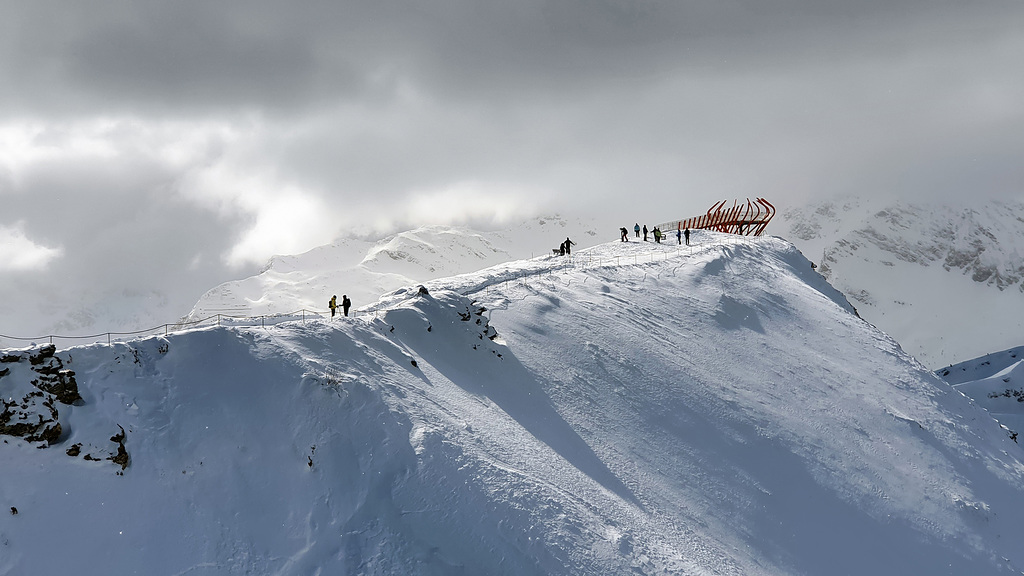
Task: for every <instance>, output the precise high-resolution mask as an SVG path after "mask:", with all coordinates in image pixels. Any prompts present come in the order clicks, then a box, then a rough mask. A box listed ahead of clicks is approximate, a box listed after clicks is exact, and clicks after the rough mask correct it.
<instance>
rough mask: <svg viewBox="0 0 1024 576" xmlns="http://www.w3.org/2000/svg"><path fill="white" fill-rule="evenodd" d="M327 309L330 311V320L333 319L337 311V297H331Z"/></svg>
mask: <svg viewBox="0 0 1024 576" xmlns="http://www.w3.org/2000/svg"><path fill="white" fill-rule="evenodd" d="M327 307H328V308H330V309H331V318H332V319H333V318H334V314H335V313H336V312H337V311H338V295H337V294H335V295H334V296H331V301H330V302H328V303H327Z"/></svg>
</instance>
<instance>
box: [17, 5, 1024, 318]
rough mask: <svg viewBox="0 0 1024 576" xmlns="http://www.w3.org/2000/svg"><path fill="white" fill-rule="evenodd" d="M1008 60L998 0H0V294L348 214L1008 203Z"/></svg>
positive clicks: (277, 234)
mask: <svg viewBox="0 0 1024 576" xmlns="http://www.w3.org/2000/svg"><path fill="white" fill-rule="evenodd" d="M1022 70H1024V2H1021V1H1020V0H982V1H970V0H956V1H953V0H858V1H850V0H842V1H840V0H739V1H731V0H695V1H690V0H678V1H676V0H673V1H669V0H643V1H631V0H553V1H542V0H515V1H509V0H439V1H432V0H425V1H409V0H366V1H358V2H346V1H325V2H301V1H289V2H258V1H249V2H209V1H206V0H203V1H189V0H186V1H174V2H155V1H144V2H120V1H119V2H100V1H97V2H87V3H85V2H68V1H63V2H48V1H38V0H36V1H33V2H22V1H19V0H0V312H4V313H6V314H13V310H14V309H15V308H18V309H20V308H23V307H24V306H23V304H24V302H22V299H23V298H24V299H31V298H33V297H38V296H39V295H40V294H42V293H43V292H46V291H44V290H41V289H40V287H42V286H45V287H47V289H48V290H50V291H56V293H58V294H59V296H57V297H60V298H75V297H77V294H78V293H87V292H89V291H91V290H109V289H128V290H142V291H145V290H148V289H150V288H152V287H154V286H157V287H161V289H162V290H164V291H168V292H174V293H176V294H185V296H183V298H185V299H186V300H189V301H190V302H189V303H191V301H194V300H195V299H196V298H198V296H199V295H200V294H202V292H203V291H205V290H206V289H207V288H211V287H213V286H214V285H216V284H217V283H219V282H222V281H225V280H228V279H232V278H237V277H241V276H247V275H249V274H252V273H254V272H255V271H257V270H258V268H259V266H260V265H262V264H263V263H264V262H265V261H266V259H267V258H268V257H269V256H271V255H273V254H289V253H298V252H302V251H305V250H307V249H309V248H312V247H315V246H318V245H321V244H325V243H327V242H329V241H331V240H332V239H333V238H335V237H337V236H339V235H343V234H347V233H350V232H371V231H393V230H398V229H404V228H410V227H415V226H418V225H423V224H446V223H453V224H470V225H477V226H486V225H493V224H500V223H503V222H509V221H514V220H516V219H517V218H520V217H523V216H531V215H538V214H550V213H555V212H558V213H561V214H562V215H566V216H574V215H579V216H585V217H595V218H598V219H600V221H602V222H607V223H608V225H609V227H610V229H609V239H614V238H615V237H616V235H617V232H616V229H617V227H618V226H620V225H627V224H631V223H632V222H634V221H647V222H652V223H653V222H657V221H664V220H668V219H673V218H681V217H686V216H691V215H695V214H698V213H701V212H704V211H705V210H706V209H707V208H708V207H709V206H710V205H711V204H712V203H713V202H714V201H716V200H719V199H730V200H731V199H743V198H746V197H751V198H754V197H757V196H764V197H766V198H768V199H770V200H772V201H773V202H774V203H775V204H776V205H778V206H785V204H786V203H791V202H800V201H804V200H806V199H809V198H817V197H827V196H831V195H835V194H842V193H850V192H853V193H861V194H867V195H874V194H884V195H886V196H891V197H893V198H922V197H924V198H941V197H945V196H948V195H971V196H973V197H985V196H992V197H1001V196H1002V197H1010V196H1013V197H1019V196H1020V195H1021V193H1022V192H1024V186H1022V183H1024V105H1022V103H1024V72H1022ZM620 220H621V222H619V221H620ZM47 297H48V298H51V297H54V294H53V292H48V293H47ZM26 301H27V300H26ZM185 311H187V310H185ZM183 312H184V311H183ZM3 324H4V323H3V321H2V320H0V333H2V332H3V330H2V327H3Z"/></svg>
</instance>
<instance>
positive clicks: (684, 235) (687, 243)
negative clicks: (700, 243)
mask: <svg viewBox="0 0 1024 576" xmlns="http://www.w3.org/2000/svg"><path fill="white" fill-rule="evenodd" d="M683 237H684V238H686V245H687V246H689V245H690V229H689V228H687V229H686V230H683Z"/></svg>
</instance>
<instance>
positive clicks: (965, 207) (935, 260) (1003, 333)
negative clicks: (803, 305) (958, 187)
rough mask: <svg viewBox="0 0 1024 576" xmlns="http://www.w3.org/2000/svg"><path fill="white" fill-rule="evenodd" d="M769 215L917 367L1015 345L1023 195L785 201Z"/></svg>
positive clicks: (1020, 312) (1022, 286)
mask: <svg viewBox="0 0 1024 576" xmlns="http://www.w3.org/2000/svg"><path fill="white" fill-rule="evenodd" d="M779 220H780V224H781V227H779V228H773V230H775V233H777V234H782V235H784V236H786V237H787V238H789V239H790V240H792V241H793V242H794V243H795V244H796V245H797V246H798V247H799V248H800V250H801V251H803V253H804V254H805V255H807V257H808V258H810V259H811V260H813V261H815V262H816V263H818V264H820V265H821V272H822V274H824V275H825V276H826V277H827V278H828V279H829V281H830V282H832V284H833V285H835V286H836V288H838V289H840V290H842V291H843V293H845V294H846V295H847V296H848V297H849V298H850V299H851V300H852V301H853V303H854V305H855V306H856V307H857V310H858V311H859V312H860V314H861V315H862V316H863V317H864V318H865V319H867V320H868V321H870V322H872V323H873V324H875V325H877V326H878V327H879V328H881V329H882V330H884V331H885V332H887V333H888V334H890V335H892V336H893V337H894V338H896V340H898V341H899V342H900V344H902V345H903V347H904V348H905V349H906V350H907V351H908V352H910V353H911V354H913V355H914V357H916V358H917V359H919V360H920V361H921V362H923V363H924V364H926V365H930V366H933V367H934V366H944V365H948V364H953V363H957V362H961V361H964V360H967V359H969V358H973V357H976V356H980V355H982V354H985V353H988V352H991V351H993V350H1003V349H1006V348H1008V347H1011V346H1017V345H1020V338H1021V334H1024V264H1022V261H1021V256H1022V255H1024V202H1002V201H991V200H976V201H975V200H973V199H971V200H970V201H968V200H965V201H963V202H961V203H957V202H952V201H945V202H941V203H935V204H908V203H903V202H893V201H881V200H867V199H861V198H855V197H849V198H845V199H841V200H834V201H825V202H818V203H814V204H810V205H807V206H795V207H789V208H787V209H784V210H782V212H781V213H780V218H779ZM997 311H998V312H997Z"/></svg>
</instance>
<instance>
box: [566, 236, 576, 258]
mask: <svg viewBox="0 0 1024 576" xmlns="http://www.w3.org/2000/svg"><path fill="white" fill-rule="evenodd" d="M573 244H576V243H575V242H573V241H572V240H569V237H568V236H566V237H565V244H564V246H565V253H566V254H568V255H572V246H573Z"/></svg>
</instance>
